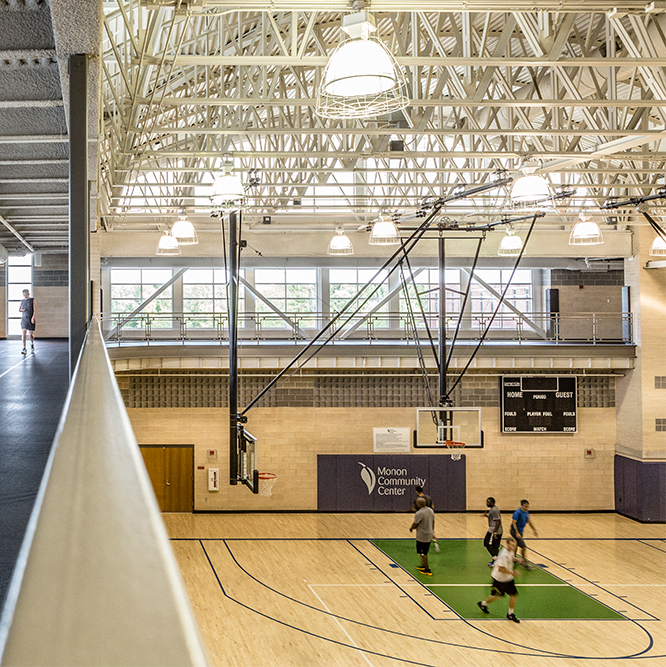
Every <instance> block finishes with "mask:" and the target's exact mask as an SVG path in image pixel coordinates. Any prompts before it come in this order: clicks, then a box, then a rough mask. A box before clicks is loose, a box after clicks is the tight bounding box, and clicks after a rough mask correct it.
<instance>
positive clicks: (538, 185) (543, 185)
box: [511, 174, 553, 210]
mask: <svg viewBox="0 0 666 667" xmlns="http://www.w3.org/2000/svg"><path fill="white" fill-rule="evenodd" d="M511 203H512V204H513V205H514V206H516V207H520V208H524V209H529V208H531V209H537V210H541V209H544V208H552V205H553V200H552V195H551V192H550V186H549V185H548V181H547V180H546V179H545V178H544V177H543V176H539V175H538V174H528V175H526V176H520V177H519V178H517V179H516V180H515V181H514V182H513V185H512V186H511Z"/></svg>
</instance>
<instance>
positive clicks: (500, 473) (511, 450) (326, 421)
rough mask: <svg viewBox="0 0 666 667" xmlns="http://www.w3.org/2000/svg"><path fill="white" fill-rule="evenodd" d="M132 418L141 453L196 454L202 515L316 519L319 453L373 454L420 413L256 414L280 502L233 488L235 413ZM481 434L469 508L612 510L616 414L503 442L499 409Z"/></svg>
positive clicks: (158, 411)
mask: <svg viewBox="0 0 666 667" xmlns="http://www.w3.org/2000/svg"><path fill="white" fill-rule="evenodd" d="M128 413H129V416H130V420H131V422H132V425H133V427H134V431H135V433H136V437H137V440H138V442H139V444H167V445H168V444H193V445H194V446H195V509H196V510H218V511H220V510H222V511H224V510H242V509H247V510H273V509H275V510H299V509H301V510H314V509H316V508H317V454H371V453H372V428H373V426H408V427H411V428H413V426H414V410H413V409H412V408H363V409H353V408H258V409H256V410H254V411H252V413H251V417H250V422H249V423H248V425H247V428H248V430H249V431H250V432H251V433H252V434H253V435H255V436H256V437H257V438H258V441H259V469H260V470H262V471H270V472H275V473H277V474H278V475H279V477H278V483H277V484H276V486H275V488H274V491H273V496H272V497H271V498H262V497H260V496H254V495H252V494H251V493H250V492H249V490H247V489H246V488H244V487H231V486H229V485H228V483H227V479H228V470H229V468H228V449H227V442H228V429H229V427H228V412H227V410H225V409H221V408H183V409H164V408H146V409H141V408H130V409H129V410H128ZM483 427H484V431H485V435H486V447H485V449H483V450H473V451H470V452H469V454H468V455H467V506H468V509H481V508H482V507H484V501H485V498H486V497H487V496H488V495H493V496H495V498H496V499H497V501H498V503H499V504H500V506H501V507H503V508H510V507H513V506H514V505H516V506H517V503H518V501H519V500H520V499H521V498H523V497H527V498H528V499H529V500H530V502H531V504H532V507H533V509H534V510H535V511H538V510H539V509H541V510H600V509H601V510H603V509H612V508H613V504H614V499H613V453H614V446H615V410H614V409H613V408H581V409H579V433H577V434H572V435H566V436H564V435H562V436H550V435H549V436H539V437H536V436H527V435H512V436H508V435H504V436H500V435H499V410H498V409H497V408H484V409H483ZM585 448H593V449H595V450H596V458H593V459H586V458H584V450H585ZM209 449H216V450H217V460H216V461H212V462H211V461H209V460H208V458H207V450H209ZM432 453H433V451H432V450H430V451H428V450H426V451H423V450H421V451H419V452H417V453H416V454H415V455H417V456H418V455H420V454H432ZM198 466H203V467H204V470H198V469H197V467H198ZM209 467H212V468H219V470H220V478H221V482H222V483H221V486H220V491H218V492H208V490H207V486H208V482H207V474H208V473H207V468H209Z"/></svg>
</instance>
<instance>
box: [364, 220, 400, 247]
mask: <svg viewBox="0 0 666 667" xmlns="http://www.w3.org/2000/svg"><path fill="white" fill-rule="evenodd" d="M368 243H369V244H370V245H397V244H398V243H400V236H399V234H398V228H397V227H396V226H395V223H394V222H393V220H384V218H383V217H382V216H381V215H380V216H379V218H377V220H376V221H375V223H374V224H373V225H372V230H371V231H370V240H369V241H368Z"/></svg>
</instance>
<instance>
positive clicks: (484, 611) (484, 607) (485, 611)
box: [476, 602, 490, 614]
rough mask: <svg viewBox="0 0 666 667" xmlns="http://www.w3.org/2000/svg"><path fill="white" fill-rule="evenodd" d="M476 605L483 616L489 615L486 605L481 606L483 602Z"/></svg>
mask: <svg viewBox="0 0 666 667" xmlns="http://www.w3.org/2000/svg"><path fill="white" fill-rule="evenodd" d="M476 604H477V606H478V607H479V609H480V610H481V611H482V612H483V613H484V614H489V613H490V609H488V605H487V604H483V602H477V603H476Z"/></svg>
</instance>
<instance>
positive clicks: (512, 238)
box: [497, 227, 523, 256]
mask: <svg viewBox="0 0 666 667" xmlns="http://www.w3.org/2000/svg"><path fill="white" fill-rule="evenodd" d="M522 249H523V240H522V239H521V238H520V236H518V235H517V234H516V232H514V231H513V229H511V227H508V228H507V230H506V234H504V236H503V237H502V240H501V241H500V244H499V248H497V254H498V255H505V256H506V255H520V251H521V250H522Z"/></svg>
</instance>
